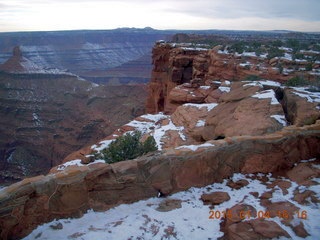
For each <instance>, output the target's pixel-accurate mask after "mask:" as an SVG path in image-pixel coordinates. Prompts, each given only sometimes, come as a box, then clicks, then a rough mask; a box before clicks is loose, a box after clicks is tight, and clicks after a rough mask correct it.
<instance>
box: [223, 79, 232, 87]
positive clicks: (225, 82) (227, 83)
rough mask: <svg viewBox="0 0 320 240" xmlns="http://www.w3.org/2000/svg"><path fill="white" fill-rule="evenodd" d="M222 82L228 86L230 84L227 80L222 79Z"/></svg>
mask: <svg viewBox="0 0 320 240" xmlns="http://www.w3.org/2000/svg"><path fill="white" fill-rule="evenodd" d="M223 83H224V84H225V85H227V86H230V84H231V82H230V81H228V80H226V81H224V82H223Z"/></svg>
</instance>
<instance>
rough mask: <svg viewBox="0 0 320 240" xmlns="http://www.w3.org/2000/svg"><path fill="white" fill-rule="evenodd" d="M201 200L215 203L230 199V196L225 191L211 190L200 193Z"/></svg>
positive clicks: (206, 202)
mask: <svg viewBox="0 0 320 240" xmlns="http://www.w3.org/2000/svg"><path fill="white" fill-rule="evenodd" d="M201 200H202V201H203V203H204V204H212V205H217V204H220V203H223V202H226V201H228V200H230V196H229V194H228V193H226V192H213V193H209V194H202V195H201Z"/></svg>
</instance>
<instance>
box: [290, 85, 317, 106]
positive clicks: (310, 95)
mask: <svg viewBox="0 0 320 240" xmlns="http://www.w3.org/2000/svg"><path fill="white" fill-rule="evenodd" d="M293 89H294V90H295V91H294V92H293V93H294V94H295V95H297V96H299V97H302V98H306V99H307V101H308V102H317V103H320V92H310V91H308V90H307V89H308V88H307V87H295V88H293Z"/></svg>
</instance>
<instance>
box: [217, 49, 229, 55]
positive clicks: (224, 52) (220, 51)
mask: <svg viewBox="0 0 320 240" xmlns="http://www.w3.org/2000/svg"><path fill="white" fill-rule="evenodd" d="M218 53H219V54H229V52H228V50H226V49H224V50H223V51H222V50H219V51H218Z"/></svg>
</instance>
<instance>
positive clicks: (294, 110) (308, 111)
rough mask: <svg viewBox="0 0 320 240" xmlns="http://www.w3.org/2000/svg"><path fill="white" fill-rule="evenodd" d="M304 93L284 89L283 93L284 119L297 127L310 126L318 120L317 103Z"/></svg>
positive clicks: (319, 113) (319, 117) (319, 114)
mask: <svg viewBox="0 0 320 240" xmlns="http://www.w3.org/2000/svg"><path fill="white" fill-rule="evenodd" d="M310 94H312V93H309V94H307V93H306V92H305V91H302V90H300V91H299V90H297V89H291V88H286V89H285V90H284V93H283V95H284V96H283V106H284V109H285V110H286V118H287V119H288V121H289V122H291V124H295V125H297V126H303V125H310V124H313V123H315V122H316V121H317V120H318V119H320V111H319V109H318V108H317V106H318V105H319V103H318V102H316V101H314V100H313V98H312V97H310V96H309V95H310Z"/></svg>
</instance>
